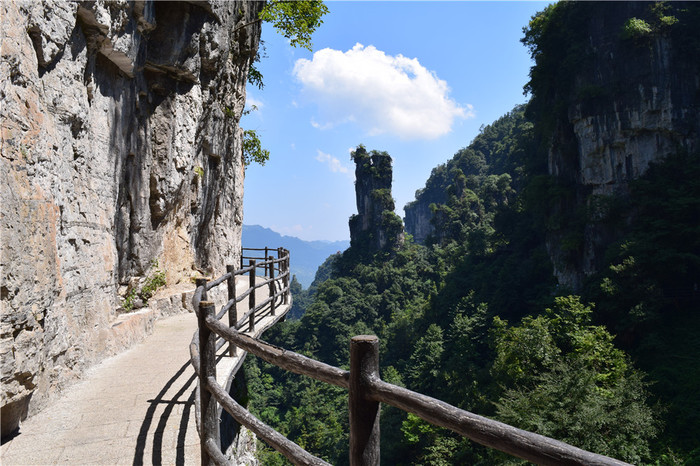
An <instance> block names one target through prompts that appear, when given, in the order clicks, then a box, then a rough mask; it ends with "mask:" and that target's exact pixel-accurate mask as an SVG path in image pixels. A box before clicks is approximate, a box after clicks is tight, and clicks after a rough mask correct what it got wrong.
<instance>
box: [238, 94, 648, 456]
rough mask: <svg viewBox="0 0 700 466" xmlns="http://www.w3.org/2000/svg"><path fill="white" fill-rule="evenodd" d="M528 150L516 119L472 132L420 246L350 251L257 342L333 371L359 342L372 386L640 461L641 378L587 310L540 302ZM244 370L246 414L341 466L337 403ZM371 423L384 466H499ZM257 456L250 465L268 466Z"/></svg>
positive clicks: (456, 441)
mask: <svg viewBox="0 0 700 466" xmlns="http://www.w3.org/2000/svg"><path fill="white" fill-rule="evenodd" d="M533 147H534V130H533V127H532V125H531V124H530V123H528V122H527V120H526V119H525V117H524V108H523V107H516V109H514V110H513V112H511V113H509V114H508V115H506V116H505V117H503V118H501V119H499V120H498V121H497V122H495V123H494V124H493V125H490V126H488V127H486V128H484V129H483V130H482V132H481V134H480V135H479V136H477V138H475V140H474V141H473V142H472V144H470V146H469V147H467V148H465V149H463V150H461V151H460V152H458V153H457V154H456V155H455V157H454V158H453V159H452V160H451V161H449V162H448V163H447V164H446V165H445V166H441V167H438V168H436V169H435V170H434V171H433V174H432V176H431V178H430V179H429V180H428V183H427V184H426V189H425V190H423V191H421V192H420V193H419V197H420V196H430V195H431V191H432V190H436V191H437V190H440V189H442V190H444V199H445V200H444V202H441V203H435V204H434V205H433V211H434V215H435V217H434V218H435V219H436V220H435V227H436V231H435V234H434V235H433V236H432V237H431V238H430V239H429V242H428V245H426V246H421V245H417V244H413V243H410V242H408V243H405V244H404V245H403V246H400V247H399V246H396V247H395V251H394V253H393V254H389V255H387V254H386V253H385V252H378V253H376V254H374V255H372V256H368V255H366V254H358V253H357V251H353V249H354V248H357V247H361V245H353V246H352V247H351V248H350V249H349V250H348V251H346V252H345V253H344V254H340V255H335V256H332V257H331V258H330V260H329V261H328V262H327V263H326V264H324V268H323V269H324V271H323V272H320V273H319V275H317V280H316V281H315V282H314V285H313V292H311V293H308V294H306V295H305V296H304V298H303V299H304V301H303V303H304V305H305V310H304V312H303V315H302V316H301V318H300V319H299V320H296V321H288V322H286V323H284V324H280V325H278V326H276V327H274V328H273V329H271V330H270V331H269V333H268V335H266V338H268V339H269V340H270V341H272V342H273V343H275V344H278V345H280V346H283V347H285V348H290V349H293V350H295V351H298V352H301V353H302V354H306V355H309V356H311V357H314V358H316V359H319V360H322V361H324V362H327V363H329V364H333V365H336V366H340V367H347V364H348V358H349V345H348V341H349V338H350V337H351V336H353V335H356V334H365V333H373V334H376V335H378V336H379V338H380V342H381V366H382V367H381V373H382V377H383V378H384V379H385V380H389V381H391V382H392V383H396V384H399V385H402V386H406V387H408V388H410V389H412V390H416V391H419V392H422V393H426V394H428V395H431V396H435V397H437V398H440V399H442V400H445V401H447V402H449V403H451V404H454V405H456V406H458V407H460V408H463V409H467V410H471V411H474V412H477V413H479V414H482V415H487V416H491V417H494V418H498V419H501V420H504V421H506V422H509V423H512V424H514V425H516V426H518V427H522V428H526V429H530V430H533V431H536V432H540V433H543V434H545V435H551V436H554V437H555V438H559V439H562V440H564V441H568V442H571V443H572V444H574V445H577V446H582V447H584V448H589V449H591V450H592V451H596V452H600V453H604V454H609V455H614V456H616V457H618V458H622V459H626V460H628V461H632V462H644V461H649V460H650V459H651V453H650V452H651V448H652V440H653V438H654V436H655V435H656V434H657V432H658V426H659V421H658V413H656V412H655V411H654V409H652V407H651V406H652V405H651V402H650V401H648V394H647V385H646V383H645V382H644V381H643V380H644V378H643V375H642V374H641V373H640V372H639V371H638V370H637V369H635V368H634V364H633V363H632V361H631V359H630V357H629V356H628V355H627V354H626V353H625V352H624V351H623V350H622V349H620V348H619V347H618V346H617V345H616V343H615V341H614V337H613V335H612V334H611V333H610V332H609V331H608V330H607V329H606V328H605V327H603V326H601V325H599V324H596V323H594V322H593V315H594V312H593V307H592V306H587V305H584V304H582V302H581V300H580V298H579V297H577V296H568V295H565V296H556V293H555V283H554V281H553V279H552V277H551V267H550V266H549V259H548V257H547V254H546V250H545V248H544V236H543V234H542V233H540V231H541V229H542V225H543V224H544V223H545V216H544V214H543V213H542V212H541V209H543V207H542V202H543V199H546V196H549V195H550V193H551V191H552V190H553V189H554V188H552V187H551V185H550V184H547V183H543V177H544V175H542V174H541V167H540V165H538V164H537V163H536V162H535V161H533V160H531V159H530V158H529V157H528V156H527V154H526V152H527V151H529V150H533V149H532V148H533ZM533 167H534V168H533ZM538 167H540V168H539V170H540V171H538ZM543 185H544V186H545V188H542V187H541V186H543ZM381 195H382V193H379V194H378V196H381ZM543 196H544V197H543ZM545 204H546V203H545ZM328 272H330V273H328ZM324 278H325V280H324ZM511 319H512V320H514V321H519V322H520V323H519V324H516V325H510V324H509V323H508V322H509V321H510V320H511ZM246 364H247V365H246V371H247V374H248V376H249V378H250V379H251V383H252V384H253V385H254V386H255V387H256V388H255V389H251V409H252V410H253V411H254V412H256V413H257V414H258V415H260V416H261V418H262V419H263V420H264V421H265V422H268V423H270V424H272V425H274V426H276V427H277V428H278V429H279V430H280V431H281V432H282V433H284V434H285V435H288V436H290V438H292V439H294V440H295V441H298V442H300V444H302V445H303V446H305V447H308V448H309V449H310V450H311V451H313V452H314V453H315V454H318V455H320V456H321V457H323V458H325V459H326V460H327V461H330V462H331V463H332V464H341V465H342V464H347V461H348V460H347V436H348V433H347V424H346V422H345V421H344V417H345V416H347V407H346V403H347V401H346V400H347V399H346V396H347V395H346V394H345V393H344V391H342V390H337V389H335V388H329V387H325V386H323V385H322V384H317V383H315V382H312V381H309V380H308V379H305V378H303V377H298V376H295V375H293V374H288V373H285V372H284V371H281V370H279V369H277V368H275V367H273V366H271V365H269V364H267V363H264V362H262V361H259V360H256V359H255V358H249V359H248V360H247V363H246ZM263 381H264V383H263ZM265 384H267V385H265ZM281 387H284V389H282V388H281ZM562 399H565V400H566V403H562V402H561V400H562ZM383 409H384V412H383V413H382V456H383V458H382V461H383V462H385V463H387V464H474V463H478V462H482V463H483V462H485V463H488V464H493V463H502V462H507V461H510V460H509V459H507V458H505V457H504V456H502V455H500V454H498V453H495V452H492V451H488V450H487V449H485V448H481V447H479V446H478V445H474V444H473V443H471V442H469V441H467V440H464V439H462V438H460V437H459V436H456V435H453V434H451V433H449V432H447V431H444V430H443V429H439V428H436V427H433V426H430V425H429V424H426V423H424V422H423V421H421V420H420V419H418V418H416V417H414V416H409V415H407V414H406V413H404V412H402V411H399V410H395V409H393V408H390V407H384V408H383ZM319 419H329V420H330V421H329V422H328V423H323V424H322V425H317V424H319V422H318V420H319ZM331 421H332V422H331ZM312 425H317V426H316V428H315V429H311V428H310V427H308V426H312ZM591 430H594V431H595V432H596V433H595V435H589V434H590V431H591ZM261 448H263V450H264V451H265V453H264V455H263V456H264V458H265V464H277V461H280V458H279V457H277V456H276V455H275V454H274V453H272V452H270V451H269V450H265V447H264V446H261ZM272 458H275V459H272Z"/></svg>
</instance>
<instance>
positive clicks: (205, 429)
mask: <svg viewBox="0 0 700 466" xmlns="http://www.w3.org/2000/svg"><path fill="white" fill-rule="evenodd" d="M215 314H216V312H215V309H214V303H213V302H211V301H200V302H199V315H198V316H197V323H198V326H199V361H200V363H199V364H200V366H199V406H200V415H201V419H200V425H201V427H202V432H201V442H200V443H201V447H200V448H201V457H202V465H209V464H213V462H212V458H210V457H209V454H208V453H207V450H206V448H205V446H204V444H205V443H206V442H207V440H209V439H212V440H213V441H214V442H215V443H216V444H217V445H219V444H220V442H221V437H220V435H219V410H218V407H217V403H216V399H214V398H213V397H212V394H211V392H210V391H209V390H208V389H207V378H208V377H214V379H216V334H215V333H214V332H212V331H211V330H209V327H207V323H206V319H207V318H215Z"/></svg>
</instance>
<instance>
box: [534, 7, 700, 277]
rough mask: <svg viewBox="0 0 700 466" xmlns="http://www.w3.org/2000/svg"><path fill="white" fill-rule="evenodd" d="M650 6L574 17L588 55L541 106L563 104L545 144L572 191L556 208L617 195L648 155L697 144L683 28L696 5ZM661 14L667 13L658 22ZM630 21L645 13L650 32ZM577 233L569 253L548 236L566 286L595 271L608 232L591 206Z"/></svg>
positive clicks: (697, 101) (698, 100)
mask: <svg viewBox="0 0 700 466" xmlns="http://www.w3.org/2000/svg"><path fill="white" fill-rule="evenodd" d="M653 7H654V5H653V4H648V3H645V2H612V3H602V4H598V5H596V6H595V10H594V14H585V12H583V11H582V12H581V14H579V15H578V18H579V21H582V22H583V30H584V34H585V37H584V40H583V41H582V42H583V43H585V44H586V49H585V50H586V51H585V53H584V55H586V57H587V58H586V61H585V62H584V66H581V67H580V69H578V70H577V71H576V72H575V75H574V79H573V85H572V86H571V89H569V90H568V91H567V93H566V94H565V95H559V96H558V97H555V98H554V99H552V100H551V101H549V102H548V104H547V105H549V106H551V107H550V108H556V106H557V105H560V104H561V105H564V108H565V112H564V113H565V116H564V117H561V118H559V119H558V120H557V121H556V123H555V128H554V131H553V137H552V141H551V144H550V149H549V172H550V174H551V175H553V176H554V177H556V179H557V180H558V181H559V182H560V183H561V184H563V185H567V186H571V187H573V189H574V196H573V199H574V200H573V202H570V203H568V204H567V205H561V206H560V207H559V208H561V209H580V208H582V207H584V206H585V207H586V208H588V209H589V210H591V209H592V210H595V209H594V205H593V204H594V203H595V202H596V200H600V199H601V198H605V197H607V196H624V195H625V194H626V193H627V191H628V184H629V182H630V181H631V180H633V179H635V178H638V177H639V176H640V175H642V174H643V173H644V172H645V171H646V169H647V167H648V166H649V164H650V163H651V162H654V161H658V160H661V159H664V158H665V157H666V156H668V155H669V154H671V153H675V152H677V151H679V150H687V151H689V152H691V153H692V152H695V151H697V150H698V148H699V144H698V136H699V133H700V119H699V115H698V109H699V108H700V81H699V80H698V76H699V71H700V69H699V66H698V61H697V60H696V59H695V58H694V56H695V55H694V54H693V53H691V50H692V47H691V46H690V45H689V44H688V43H686V42H687V40H686V39H684V35H683V32H682V28H683V27H686V26H685V24H688V25H689V26H688V27H695V26H691V24H695V21H694V20H691V18H692V17H691V16H689V15H690V14H694V15H696V16H695V17H697V10H698V8H697V6H696V5H678V4H674V5H673V8H670V9H669V10H668V11H665V12H663V13H662V11H663V10H658V9H657V10H654V8H653ZM572 8H573V7H572ZM586 8H588V6H586V5H582V6H580V9H581V10H584V9H586ZM693 10H694V11H693ZM663 14H666V15H669V16H668V17H667V18H671V17H672V18H673V19H672V20H670V21H669V20H666V21H665V23H667V24H666V25H664V20H663V18H662V15H663ZM673 15H675V16H673ZM630 18H642V19H645V20H646V21H648V23H649V24H650V25H651V28H652V29H653V31H652V32H650V33H648V34H646V35H645V36H643V37H636V38H635V37H625V35H624V33H623V28H624V25H625V23H626V21H627V20H629V19H630ZM674 20H678V22H677V23H673V21H674ZM579 234H580V237H581V238H582V240H581V242H580V246H579V247H578V248H577V249H576V250H575V251H572V250H571V249H568V250H564V249H565V248H563V247H562V242H563V238H562V235H561V234H559V233H558V232H553V233H552V234H551V235H550V236H549V238H548V249H549V252H550V255H551V257H552V259H553V264H554V267H555V274H556V275H557V278H558V279H559V282H560V283H561V284H563V285H566V286H568V287H571V288H572V289H578V288H580V287H581V286H582V283H583V280H584V278H585V277H586V276H587V275H589V274H591V273H593V272H595V271H596V270H598V269H599V267H600V266H601V262H602V260H603V255H604V254H603V253H604V250H605V247H606V246H607V245H608V244H609V242H610V240H611V238H612V237H613V236H614V232H611V231H609V230H608V229H607V228H606V227H605V226H604V225H603V224H601V223H598V222H597V221H596V218H595V213H594V214H593V217H592V218H590V219H588V221H587V222H586V225H585V227H584V230H583V231H582V232H580V233H579Z"/></svg>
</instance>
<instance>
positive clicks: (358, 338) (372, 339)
mask: <svg viewBox="0 0 700 466" xmlns="http://www.w3.org/2000/svg"><path fill="white" fill-rule="evenodd" d="M350 341H351V342H352V343H353V344H367V343H369V344H377V343H379V337H378V336H376V335H355V336H354V337H352V338H351V339H350Z"/></svg>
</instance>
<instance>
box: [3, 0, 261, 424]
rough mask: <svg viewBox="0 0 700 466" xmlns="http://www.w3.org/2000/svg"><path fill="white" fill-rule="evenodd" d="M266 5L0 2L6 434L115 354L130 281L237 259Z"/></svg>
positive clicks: (183, 277) (176, 276)
mask: <svg viewBox="0 0 700 466" xmlns="http://www.w3.org/2000/svg"><path fill="white" fill-rule="evenodd" d="M261 7H262V3H260V2H245V1H223V0H222V1H216V0H211V1H190V2H156V1H126V0H115V1H106V0H104V1H96V2H73V1H52V0H45V1H43V2H36V1H13V0H10V1H4V2H1V3H0V18H1V21H2V31H1V34H2V36H1V39H2V50H1V54H0V75H2V76H3V79H2V83H1V84H0V115H1V118H2V157H1V158H0V161H1V164H2V165H1V167H0V199H2V201H1V202H2V211H1V212H0V233H1V235H2V236H1V240H2V256H1V259H0V263H1V266H2V284H1V296H0V303H1V304H2V314H1V317H2V321H1V324H0V325H1V327H0V357H1V358H2V360H1V363H0V367H1V369H2V395H1V396H2V418H3V434H4V433H6V430H7V429H11V428H13V425H14V426H16V422H17V419H18V416H22V415H26V412H27V410H29V411H30V412H31V411H35V410H37V409H40V408H41V406H42V404H43V403H44V402H45V400H46V399H47V397H48V396H49V395H50V394H51V393H54V392H57V391H60V390H61V389H62V388H63V387H64V386H65V385H66V384H68V383H70V382H71V381H72V380H74V379H75V378H77V377H79V376H80V374H81V373H82V372H83V371H84V369H85V368H87V367H89V366H90V365H92V364H94V363H95V362H97V361H98V360H100V359H101V358H103V357H105V356H106V355H108V354H109V353H110V352H111V351H113V349H112V348H110V347H109V345H108V344H107V343H106V342H105V335H107V333H108V332H109V329H110V326H111V325H112V321H113V319H114V317H115V310H116V309H117V307H118V306H119V297H118V293H117V291H118V289H119V286H120V284H125V283H127V282H128V281H129V279H130V278H132V277H137V276H143V275H144V274H146V273H147V272H148V269H149V267H150V264H151V263H152V261H153V260H158V261H159V264H160V266H161V268H163V269H164V270H166V271H167V280H168V283H170V284H175V283H178V282H185V281H187V280H189V277H190V276H191V275H194V274H195V272H196V271H199V272H200V273H201V272H204V273H207V272H219V271H222V270H223V269H224V267H225V265H226V264H235V263H238V257H239V254H240V235H241V223H242V217H243V212H242V198H243V192H242V190H243V176H244V167H243V163H242V156H241V143H242V131H241V130H240V128H239V127H238V123H239V120H240V117H241V114H242V110H243V107H244V104H245V83H246V81H247V72H248V68H249V65H250V62H251V60H252V59H253V58H254V57H255V54H256V51H257V46H258V39H259V34H260V29H259V28H260V26H259V24H258V23H254V24H252V25H247V26H246V27H241V26H243V25H245V24H247V23H250V22H252V21H253V20H254V19H255V18H256V17H257V14H258V11H259V8H261ZM30 401H31V402H30Z"/></svg>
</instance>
